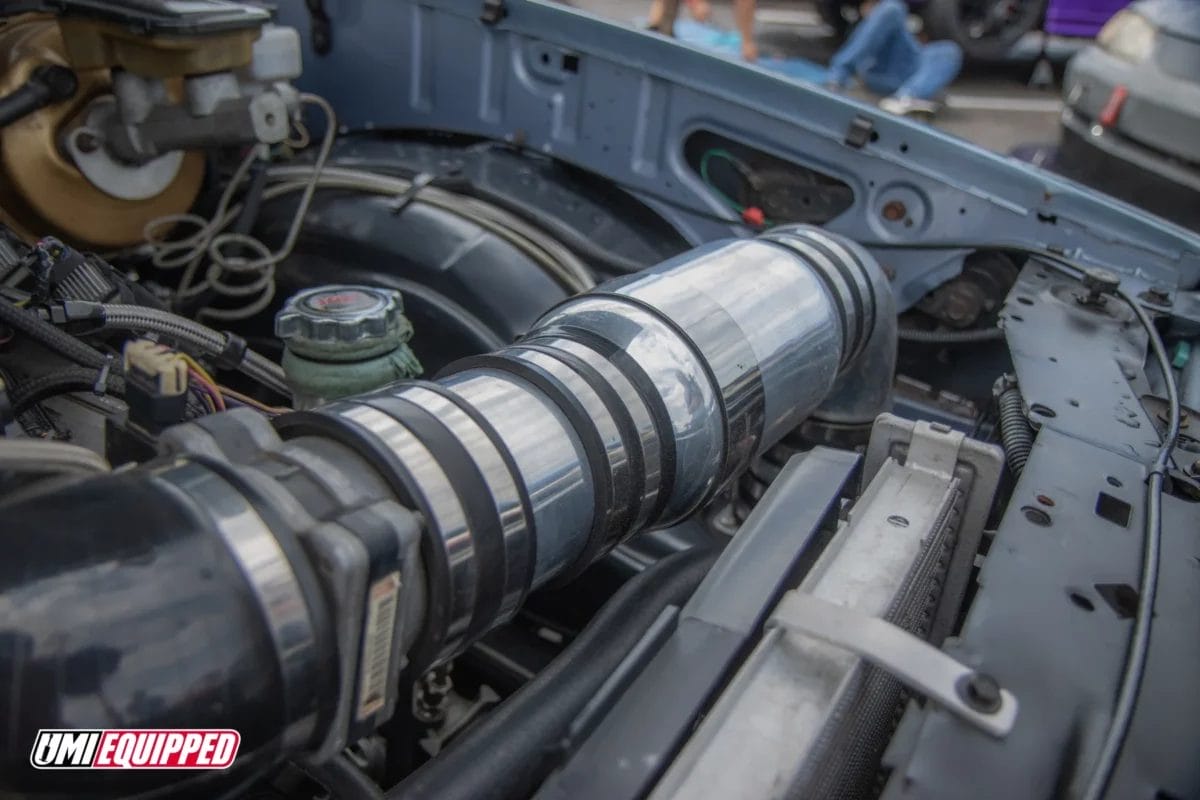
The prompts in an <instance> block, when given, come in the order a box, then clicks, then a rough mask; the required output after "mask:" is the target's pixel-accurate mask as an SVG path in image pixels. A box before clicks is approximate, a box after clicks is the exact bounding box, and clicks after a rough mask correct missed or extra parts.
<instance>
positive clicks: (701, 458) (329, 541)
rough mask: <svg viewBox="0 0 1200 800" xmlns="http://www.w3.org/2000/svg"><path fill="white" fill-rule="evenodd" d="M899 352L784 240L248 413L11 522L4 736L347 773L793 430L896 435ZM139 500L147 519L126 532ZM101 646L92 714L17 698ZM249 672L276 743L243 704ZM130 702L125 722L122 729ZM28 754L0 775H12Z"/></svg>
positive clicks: (684, 265)
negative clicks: (531, 606)
mask: <svg viewBox="0 0 1200 800" xmlns="http://www.w3.org/2000/svg"><path fill="white" fill-rule="evenodd" d="M895 346H896V324H895V310H894V307H893V303H892V298H891V293H890V290H889V287H888V285H887V281H886V279H885V278H884V276H883V274H882V272H881V270H880V269H879V267H878V265H877V264H876V263H875V261H874V260H873V258H872V257H871V256H870V255H868V254H867V253H866V252H865V251H864V250H863V249H861V248H860V247H859V246H857V245H856V244H854V243H852V242H850V241H848V240H846V239H844V238H841V237H839V236H836V235H833V234H830V233H827V232H825V231H822V230H820V229H817V228H809V227H794V228H785V229H777V230H775V231H772V232H771V233H769V234H767V235H765V236H762V237H759V238H757V239H753V240H738V241H732V242H723V243H717V244H713V245H709V246H706V247H703V248H700V249H698V250H695V251H692V252H690V253H687V254H684V255H682V256H680V257H678V258H675V259H672V260H670V261H668V262H665V263H663V264H660V265H659V266H657V267H654V268H652V269H649V270H647V271H645V272H642V273H638V274H636V275H632V276H629V277H626V278H622V279H620V280H617V281H615V282H611V283H608V284H605V285H603V286H601V287H598V288H597V289H596V290H594V291H592V292H589V293H587V294H585V295H581V296H579V297H576V298H574V299H571V300H569V301H567V302H566V303H564V304H563V305H561V306H560V307H558V308H556V309H554V310H553V311H551V312H550V313H548V314H547V315H546V316H545V317H544V318H543V319H542V320H541V321H540V322H538V323H537V324H536V325H535V326H534V328H533V329H532V330H531V331H530V332H529V334H528V335H527V336H526V337H525V338H523V339H522V340H521V341H520V342H518V343H517V344H514V345H512V346H510V347H507V348H505V349H503V350H501V351H499V352H496V353H493V354H490V355H486V356H479V357H474V358H470V359H467V360H465V361H462V362H459V363H458V364H455V365H453V366H452V367H450V368H449V369H448V370H446V372H445V373H444V374H443V375H442V376H440V377H438V378H437V379H436V380H434V381H405V382H400V383H396V384H393V385H390V386H388V387H386V388H384V389H381V390H379V391H375V392H372V393H369V394H365V395H359V396H355V397H353V398H350V399H346V400H342V401H338V402H334V403H332V404H329V405H327V406H325V407H322V408H320V409H316V410H313V411H303V412H295V413H291V414H286V415H283V416H281V417H278V418H276V419H275V420H274V428H272V425H271V424H270V423H268V422H267V421H265V420H264V419H263V418H261V417H258V416H256V415H254V414H253V413H250V412H247V411H245V410H241V411H239V412H232V413H228V414H218V415H214V416H212V417H207V418H203V419H202V420H199V421H197V422H195V423H189V424H188V425H184V426H180V427H179V428H176V429H173V430H170V431H168V432H167V433H166V434H165V435H164V438H165V439H166V440H167V441H168V442H170V443H172V444H173V445H174V447H175V448H176V449H177V451H178V452H177V454H176V455H175V456H173V457H172V458H171V459H169V460H166V461H163V462H160V463H155V464H149V465H147V466H145V467H142V468H140V469H139V470H138V471H135V472H133V473H124V474H122V475H114V476H112V477H109V478H98V479H94V480H92V481H89V482H85V483H82V484H76V486H75V488H71V489H65V490H59V491H58V492H47V493H45V494H42V495H40V496H35V497H26V498H23V499H21V500H17V501H15V502H11V503H9V504H8V505H7V508H4V509H0V511H3V516H2V517H0V518H2V519H4V520H5V521H6V524H5V526H4V527H5V528H7V529H8V530H6V531H4V541H5V547H6V558H5V559H3V560H0V627H2V628H3V629H4V630H5V631H7V632H8V634H9V635H11V636H15V637H16V639H15V640H20V641H22V642H25V645H26V649H27V651H28V652H26V651H21V650H13V649H12V648H8V649H5V650H0V676H3V678H4V680H6V681H7V683H6V684H5V685H6V687H9V688H11V689H12V691H10V692H8V696H9V697H10V698H20V700H19V705H20V706H21V707H20V708H18V709H9V711H10V712H13V713H12V714H9V715H6V717H7V718H10V719H13V718H15V719H20V720H26V721H28V725H35V723H36V726H40V727H59V728H65V727H82V728H105V727H125V728H127V727H136V726H138V725H146V726H152V727H166V726H169V725H178V726H187V727H199V726H201V725H211V726H213V727H234V728H238V727H242V728H245V731H244V733H243V754H244V756H245V757H246V760H248V761H256V762H260V763H269V762H270V761H271V760H272V759H274V758H278V757H279V756H280V755H283V754H289V753H290V754H294V753H297V752H303V753H307V754H309V755H308V757H310V758H312V759H314V760H319V759H320V758H322V757H325V756H327V755H329V754H332V753H336V752H338V750H340V748H341V747H342V746H343V745H344V744H345V742H346V741H347V740H348V739H351V738H353V737H354V736H355V735H360V734H361V731H362V730H364V729H369V728H370V727H371V726H373V725H376V724H378V723H379V722H381V721H382V720H383V719H385V718H386V717H387V716H388V715H390V712H391V708H392V705H393V704H394V702H395V700H396V698H395V696H394V694H395V691H396V689H395V687H396V686H397V685H398V683H399V682H398V680H397V674H398V670H399V667H400V664H401V663H402V662H403V661H404V659H405V657H406V654H407V657H408V659H409V660H410V662H411V663H412V664H414V666H415V667H417V668H422V667H424V666H428V665H429V664H431V663H435V662H438V661H442V660H445V659H447V658H449V657H451V656H452V655H454V654H455V653H457V652H459V651H461V649H462V648H463V647H465V646H466V645H467V644H468V643H470V642H471V641H472V640H473V639H474V638H476V637H478V636H479V635H481V634H482V633H484V632H485V631H487V630H488V629H490V628H492V627H494V626H495V625H497V624H499V623H501V622H504V621H505V620H507V619H509V618H511V617H512V615H513V614H514V613H515V612H516V610H517V609H518V608H519V606H520V605H521V603H522V601H523V600H524V598H525V596H526V594H527V593H528V592H529V591H530V590H532V589H534V588H536V587H538V586H541V585H543V584H546V583H548V582H551V581H565V580H569V579H570V578H571V577H572V576H573V575H575V574H576V573H577V572H578V571H580V570H581V569H583V568H584V567H586V566H587V565H588V564H589V563H591V562H592V561H594V560H595V559H596V558H597V557H598V556H599V555H601V554H602V553H604V552H606V551H607V550H608V549H610V548H611V547H613V546H614V545H615V544H616V543H618V542H619V541H621V540H622V539H623V538H625V537H627V536H629V535H630V534H632V533H634V532H636V531H639V530H644V529H647V528H651V527H657V526H665V525H669V524H671V523H673V522H675V521H677V520H681V519H684V518H686V517H688V516H689V515H691V514H692V513H694V512H695V511H697V510H698V509H700V508H701V507H702V506H703V505H704V504H705V503H706V502H707V501H708V500H710V499H711V498H712V497H713V496H714V495H715V494H716V493H717V492H718V491H719V490H720V489H721V488H722V487H723V486H725V485H726V484H727V483H728V482H729V481H730V480H731V479H732V478H733V477H735V476H736V475H737V474H738V473H739V472H740V471H741V470H742V469H743V468H745V467H746V465H747V464H748V463H749V462H750V460H751V459H752V458H754V457H755V456H756V455H758V454H759V453H761V452H762V451H763V450H765V449H766V448H767V447H768V446H770V445H771V444H773V443H774V442H776V441H777V440H779V439H780V438H781V437H782V436H783V435H784V434H785V433H787V432H788V431H789V430H791V429H792V428H794V427H795V426H796V425H797V424H798V423H799V422H800V421H801V420H803V419H805V418H806V417H809V416H811V415H814V414H818V415H819V414H829V415H830V416H831V417H832V418H836V419H839V420H844V419H846V418H848V417H853V416H856V415H857V416H861V417H862V421H867V420H869V419H871V418H873V417H874V415H875V414H877V413H879V412H881V411H883V410H886V407H887V403H888V399H889V387H890V385H891V380H892V372H893V370H894V359H895ZM135 487H136V488H135ZM89 498H90V500H89ZM81 502H90V503H92V504H93V505H95V507H96V508H98V509H103V510H104V513H103V514H97V515H89V513H88V509H87V508H80V507H79V503H81ZM135 502H136V503H137V504H139V507H142V508H146V509H153V513H147V514H146V515H144V516H143V518H142V519H141V520H140V522H135V521H134V520H133V519H132V518H131V519H130V524H129V525H127V526H125V527H121V526H119V525H116V524H115V523H114V520H117V519H119V518H120V516H121V509H123V508H129V509H130V513H136V511H134V510H132V508H131V506H130V504H131V503H135ZM406 509H412V510H414V511H417V512H419V515H420V517H419V519H420V531H419V533H418V532H417V526H416V524H415V522H416V519H417V518H416V517H414V516H413V515H412V514H410V513H408V511H407V510H406ZM25 519H28V520H31V521H36V526H37V530H32V529H29V528H28V527H25V526H24V525H23V522H22V520H25ZM180 520H183V521H186V524H184V523H183V522H180ZM418 538H419V540H420V554H419V557H418V556H417V555H416V549H417V546H416V544H415V542H416V540H417V539H418ZM60 545H61V546H60ZM68 552H72V553H74V555H73V556H72V557H70V558H68V557H66V554H67V553H68ZM30 565H33V566H30ZM156 565H158V566H159V567H160V568H161V567H169V569H156ZM155 575H159V576H160V577H161V579H162V580H161V581H160V582H159V583H158V584H154V581H155V580H156V578H155ZM147 582H149V583H150V584H154V586H153V587H150V586H149V585H148V583H147ZM172 582H173V583H172ZM173 585H174V586H178V587H180V588H184V589H186V590H187V592H188V594H187V598H190V599H188V600H187V602H186V603H185V604H184V605H188V604H194V603H195V602H199V601H198V599H197V598H201V597H203V596H204V593H205V592H209V593H211V595H212V597H213V600H214V602H213V604H212V605H211V611H212V613H210V614H208V616H205V617H203V618H202V619H203V620H204V621H203V624H200V625H192V626H190V627H188V628H187V629H186V636H185V635H184V630H183V629H182V627H181V626H184V625H187V624H188V620H189V619H190V618H189V615H188V613H187V609H186V608H185V607H184V605H180V604H176V603H169V602H164V601H162V600H158V599H155V598H156V597H170V596H171V592H172V590H173V589H172V586H173ZM39 587H40V588H39ZM46 587H52V588H53V590H54V594H53V595H52V596H50V597H49V598H47V596H46V595H45V593H44V592H43V591H42V589H45V588H46ZM135 587H136V588H138V591H136V592H135V591H133V590H134V588H135ZM150 588H154V589H155V591H153V592H151V591H150ZM139 598H140V599H139ZM134 601H136V602H134ZM218 601H219V602H218ZM225 607H228V608H227V609H226V610H222V608H225ZM254 609H257V613H251V612H253V610H254ZM235 612H236V614H237V615H240V617H239V616H234V614H235ZM224 615H229V616H228V619H229V620H230V623H229V625H228V627H222V625H221V619H223V618H224ZM241 618H244V619H243V621H242V622H240V623H239V622H237V620H238V619H241ZM154 631H157V633H154ZM106 632H108V633H111V634H112V636H114V637H116V639H117V641H119V645H118V646H116V647H112V648H110V649H111V650H112V651H113V653H112V658H111V659H110V661H111V663H109V662H105V663H106V664H107V666H106V667H105V669H106V670H107V671H106V672H105V673H104V674H103V675H101V674H96V675H92V676H91V677H90V678H87V679H84V678H83V677H80V678H79V679H78V680H77V682H76V683H77V687H76V690H74V691H75V693H76V694H79V693H82V694H85V695H86V694H89V693H94V694H95V695H96V696H97V697H101V696H103V697H105V701H104V702H100V701H97V702H95V703H88V702H83V701H79V700H77V698H75V697H66V696H63V695H61V694H60V693H56V691H55V690H53V687H49V686H48V687H40V686H39V687H26V686H23V685H22V681H24V680H26V677H27V676H28V675H31V674H35V671H33V670H30V669H27V667H28V665H29V664H32V663H37V664H39V665H41V667H39V669H41V670H42V671H43V672H45V671H48V672H46V674H59V673H61V672H62V669H65V668H66V667H62V665H60V667H62V669H60V667H55V666H54V665H55V664H56V663H58V662H59V661H61V662H62V664H63V665H70V664H75V665H76V667H77V669H78V670H83V671H85V672H86V671H87V670H95V669H99V667H98V666H97V665H98V664H99V663H100V662H97V661H96V660H95V659H94V658H93V657H92V656H91V655H89V653H91V652H92V651H93V650H94V649H95V648H96V647H97V646H98V637H99V638H103V636H104V635H106ZM142 632H144V634H143V633H142ZM381 632H382V634H386V635H381ZM139 635H144V637H145V638H144V639H141V640H139V638H138V636H139ZM156 635H157V636H161V637H166V639H165V641H164V640H154V639H153V637H154V636H156ZM197 637H198V638H197ZM243 639H246V643H245V646H242V645H240V644H237V643H239V642H241V641H242V640H243ZM15 640H14V641H15ZM175 640H178V641H177V643H176V644H174V645H173V644H171V642H172V641H175ZM201 640H203V641H201ZM139 641H140V642H141V644H139ZM184 642H186V643H187V646H184ZM50 643H53V646H52V647H51V645H50ZM176 649H177V650H178V652H179V653H180V656H181V661H180V663H178V664H176V665H174V666H172V663H171V658H172V652H174V651H175V650H176ZM235 652H240V653H241V654H242V656H243V657H239V658H237V659H234V660H232V661H231V660H230V658H232V655H230V657H229V658H226V657H225V655H226V654H232V653H235ZM22 653H24V655H22ZM184 655H186V656H187V659H186V661H185V660H183V658H182V656H184ZM14 659H15V660H14ZM17 662H22V663H17ZM209 662H211V664H210V666H211V667H212V668H211V669H206V668H205V666H206V664H209ZM55 670H58V672H56V671H55ZM68 671H69V670H68ZM36 674H41V672H37V673H36ZM247 674H255V675H258V676H259V677H258V678H257V683H254V684H252V685H253V686H254V687H256V688H254V689H253V691H254V697H256V698H260V699H266V698H271V701H270V703H269V706H268V707H269V708H270V709H272V713H273V715H274V716H273V717H271V718H270V719H268V717H267V716H266V715H265V714H263V713H261V712H259V711H255V710H254V709H256V708H257V707H256V706H255V705H253V704H251V703H244V704H243V703H241V702H231V701H232V700H235V699H236V698H238V697H241V696H242V694H243V693H244V692H245V691H246V689H245V686H246V685H247V684H246V681H247V680H248V679H247V677H246V675H247ZM155 681H158V682H159V683H160V684H161V685H155V684H154V682H155ZM14 682H15V686H14V685H13V683H14ZM227 683H228V685H227ZM79 687H82V688H79ZM118 688H120V689H121V692H124V691H126V690H128V692H127V694H125V695H120V693H119V692H118V695H120V696H122V697H125V698H126V699H127V701H128V702H127V703H125V704H124V705H122V707H121V708H118V709H113V708H111V707H110V706H111V697H112V696H113V693H114V692H117V689H118ZM26 689H29V690H30V691H29V692H26V691H25V690H26ZM47 689H50V690H49V691H47ZM58 691H59V692H61V691H67V690H66V689H64V688H63V686H59V690H58ZM139 698H140V699H139ZM147 698H153V701H152V702H151V700H149V699H147ZM243 710H244V711H245V713H246V714H248V715H251V716H247V717H243V716H242V712H243ZM43 717H45V719H46V722H45V723H42V722H39V720H41V719H42V718H43ZM28 725H26V724H25V723H23V728H22V730H24V731H25V733H29V732H28V731H27V730H25V728H27V727H28ZM20 733H21V731H16V730H14V729H12V728H11V726H10V730H9V732H8V734H6V735H7V736H13V735H18V734H20ZM247 733H248V734H249V735H247ZM29 735H30V736H32V733H30V734H29ZM23 746H25V745H23V744H22V742H21V741H17V740H13V739H10V740H9V741H0V752H2V753H3V755H4V758H5V760H6V761H7V760H8V759H9V758H11V757H13V756H14V755H24V756H25V758H27V757H28V756H27V751H26V752H25V753H21V750H22V747H23ZM159 778H162V774H161V773H159ZM114 780H115V779H114ZM141 780H142V781H147V780H149V779H146V778H144V777H143V778H141ZM162 780H165V779H162ZM67 783H68V784H70V783H71V781H69V780H68V781H67ZM149 783H154V781H153V780H149ZM24 785H25V787H26V788H30V787H31V786H32V784H31V783H25V784H24ZM142 785H147V784H145V783H143V784H142Z"/></svg>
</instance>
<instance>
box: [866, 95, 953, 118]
mask: <svg viewBox="0 0 1200 800" xmlns="http://www.w3.org/2000/svg"><path fill="white" fill-rule="evenodd" d="M879 107H880V108H882V109H883V110H884V111H886V112H888V113H889V114H895V115H896V116H900V117H904V116H908V115H909V114H925V115H929V116H932V115H933V114H936V113H937V111H938V109H939V108H941V105H940V104H938V103H935V102H934V101H932V100H922V99H921V98H919V97H897V96H895V95H893V96H891V97H885V98H883V99H882V100H880V101H879Z"/></svg>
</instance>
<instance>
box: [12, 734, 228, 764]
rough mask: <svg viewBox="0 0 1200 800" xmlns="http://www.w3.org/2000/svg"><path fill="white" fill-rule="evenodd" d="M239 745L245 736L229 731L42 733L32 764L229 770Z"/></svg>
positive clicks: (36, 743) (36, 742)
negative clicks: (227, 768)
mask: <svg viewBox="0 0 1200 800" xmlns="http://www.w3.org/2000/svg"><path fill="white" fill-rule="evenodd" d="M241 743H242V736H241V734H240V733H238V732H237V731H235V730H230V729H228V728H173V729H147V728H140V729H124V728H108V729H105V730H79V729H47V728H43V729H42V730H40V731H38V734H37V737H36V738H34V740H33V749H32V750H31V751H30V753H29V763H30V764H32V765H33V766H34V767H35V768H37V769H225V768H226V767H228V766H230V765H232V764H233V759H234V758H236V757H237V751H238V747H239V746H240V745H241Z"/></svg>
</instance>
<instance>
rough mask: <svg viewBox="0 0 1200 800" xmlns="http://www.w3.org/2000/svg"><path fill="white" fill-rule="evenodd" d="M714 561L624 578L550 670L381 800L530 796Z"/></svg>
mask: <svg viewBox="0 0 1200 800" xmlns="http://www.w3.org/2000/svg"><path fill="white" fill-rule="evenodd" d="M716 557H717V551H715V550H712V549H709V548H703V549H693V550H686V551H684V552H682V553H677V554H675V555H671V556H668V557H667V558H664V559H662V560H661V561H659V562H657V563H655V564H654V565H652V566H650V567H647V568H646V569H645V570H643V571H642V572H641V573H639V574H638V575H636V576H634V577H633V578H630V579H629V581H627V582H626V583H625V585H623V586H622V587H621V588H620V589H618V590H617V592H616V594H614V595H613V596H612V597H611V598H610V599H609V601H608V602H607V603H606V604H605V605H604V607H603V608H602V609H600V612H599V613H597V614H596V616H595V617H594V618H593V619H592V621H591V622H590V623H588V625H587V627H586V628H584V630H583V632H582V633H580V634H579V636H577V637H576V638H575V640H574V641H572V642H571V644H569V645H567V647H566V649H564V650H563V651H562V653H560V654H559V655H558V657H557V658H555V659H554V661H553V662H551V664H550V666H548V667H546V669H544V670H542V671H541V672H540V673H538V675H537V677H535V678H534V679H533V680H531V681H530V682H529V683H527V684H525V686H523V687H521V689H520V690H519V691H518V692H517V693H516V694H514V695H513V696H512V697H510V698H509V699H508V700H506V701H505V702H504V703H503V704H501V705H500V707H499V708H498V709H496V711H495V712H493V713H492V714H491V716H489V717H487V718H486V719H484V720H483V721H482V722H480V723H479V724H478V725H476V726H475V727H473V728H471V729H470V730H468V731H467V732H466V733H465V734H464V735H463V736H462V737H461V738H460V739H458V740H457V741H455V742H454V743H453V744H451V745H450V747H449V748H448V749H447V750H446V751H445V752H444V753H442V754H440V755H438V756H437V757H436V758H433V759H431V760H430V761H427V762H426V763H425V764H424V765H422V766H421V768H420V769H418V770H416V771H415V772H413V774H412V775H409V776H408V777H407V778H405V779H404V780H403V781H401V782H400V783H398V784H397V785H396V786H393V787H392V788H391V789H389V790H388V792H387V794H386V795H385V797H386V798H387V800H434V798H436V800H513V798H526V797H529V796H530V795H531V794H533V793H534V791H535V790H536V789H537V787H538V786H539V785H541V783H542V781H544V780H545V779H546V776H547V775H549V774H550V772H551V771H552V770H553V769H554V768H555V767H557V766H558V765H559V764H558V762H559V761H560V760H561V758H562V755H563V754H562V752H561V748H560V747H559V745H560V743H561V742H562V740H563V738H564V737H565V736H566V733H567V728H568V727H569V726H570V724H571V723H572V722H573V721H574V720H575V717H576V716H577V715H578V714H579V712H580V711H581V710H582V709H583V707H584V706H585V705H586V704H587V703H588V701H590V700H591V699H592V698H593V697H594V696H595V694H596V692H597V691H598V690H599V689H600V686H601V685H602V684H603V683H604V681H605V680H606V679H607V678H608V677H609V676H610V675H611V674H612V672H613V671H614V670H615V669H616V668H617V666H618V665H619V664H620V663H621V661H622V660H623V659H624V658H625V656H626V655H627V654H628V653H629V651H630V650H632V649H633V647H634V645H636V644H637V642H638V640H639V639H641V637H642V634H644V633H645V632H646V630H647V629H648V628H649V627H650V625H651V624H652V623H653V622H654V620H655V619H656V618H657V617H658V615H659V613H660V612H661V611H662V610H663V609H664V608H666V607H667V606H668V605H676V606H680V605H683V603H684V602H686V601H687V599H688V598H689V597H690V596H691V595H692V592H694V591H695V589H696V587H697V586H698V585H699V584H700V581H701V580H702V579H703V578H704V576H705V574H707V573H708V570H709V568H710V567H712V564H713V562H714V561H715V560H716Z"/></svg>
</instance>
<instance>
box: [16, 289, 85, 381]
mask: <svg viewBox="0 0 1200 800" xmlns="http://www.w3.org/2000/svg"><path fill="white" fill-rule="evenodd" d="M0 323H2V324H4V325H7V326H8V327H10V328H13V329H14V330H17V331H20V332H21V333H23V334H25V335H26V336H28V337H29V338H30V339H33V340H34V341H35V342H37V343H38V344H40V345H42V346H43V347H46V348H48V349H50V350H53V351H54V352H56V353H58V354H59V355H61V356H63V357H64V358H67V359H70V360H71V361H74V362H75V363H76V364H79V365H80V366H81V367H94V368H95V369H100V368H101V367H103V366H104V363H105V362H106V361H107V358H106V357H105V356H104V355H103V354H102V353H101V352H100V351H99V350H97V349H95V348H94V347H89V346H88V345H86V344H84V343H83V342H81V341H79V340H78V339H76V338H75V337H74V336H72V335H71V334H69V333H66V332H65V331H60V330H59V329H58V328H56V327H54V325H53V324H52V323H50V322H47V321H46V320H44V319H42V318H41V317H39V316H38V315H37V314H35V313H34V312H32V311H26V310H25V309H23V308H18V307H17V306H16V305H14V304H13V303H12V302H11V301H10V300H7V299H5V298H3V297H0Z"/></svg>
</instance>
